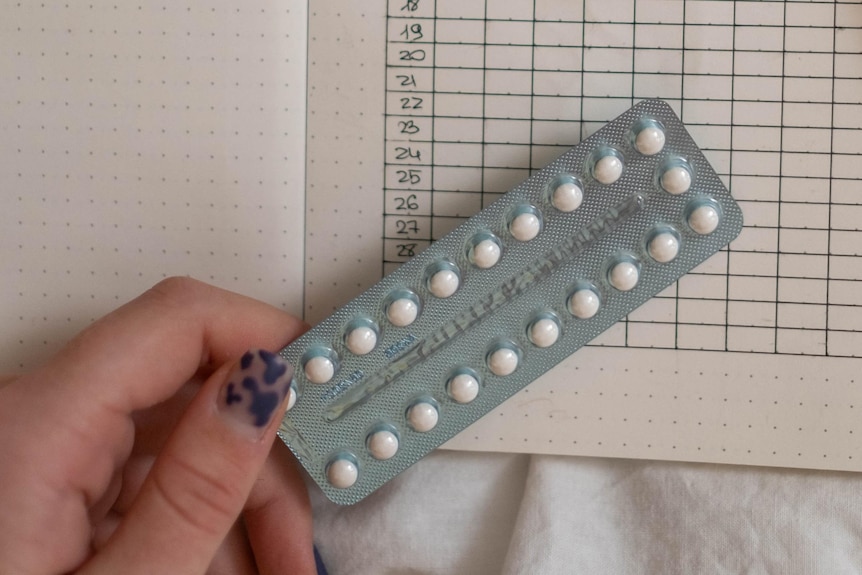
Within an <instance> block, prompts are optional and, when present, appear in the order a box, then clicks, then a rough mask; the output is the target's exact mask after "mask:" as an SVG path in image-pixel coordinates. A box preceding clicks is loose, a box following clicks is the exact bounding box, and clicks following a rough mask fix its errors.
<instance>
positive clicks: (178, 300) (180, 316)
mask: <svg viewBox="0 0 862 575" xmlns="http://www.w3.org/2000/svg"><path fill="white" fill-rule="evenodd" d="M303 331H305V324H304V323H303V322H302V321H301V320H299V319H298V318H295V317H293V316H291V315H289V314H287V313H285V312H283V311H281V310H279V309H277V308H274V307H272V306H270V305H268V304H265V303H263V302H260V301H257V300H254V299H251V298H248V297H245V296H241V295H239V294H236V293H232V292H229V291H226V290H222V289H219V288H216V287H214V286H211V285H208V284H204V283H202V282H199V281H196V280H193V279H190V278H169V279H167V280H164V281H162V282H160V283H159V284H157V285H156V286H154V287H153V288H151V289H150V290H149V291H147V292H146V293H144V294H143V295H141V296H140V297H138V298H136V299H134V300H132V301H131V302H129V303H127V304H126V305H124V306H122V307H120V308H119V309H117V310H115V311H114V312H112V313H110V314H108V315H107V316H105V317H103V318H102V319H100V320H98V321H96V322H95V323H93V324H92V325H91V326H90V327H88V328H87V329H86V330H84V331H83V332H81V333H80V334H79V335H78V336H77V337H75V338H74V339H73V340H72V341H71V342H70V343H69V345H67V346H66V347H65V348H64V349H63V350H62V351H61V352H60V353H59V354H57V356H55V358H54V359H53V360H51V361H50V362H49V364H47V365H46V366H45V367H44V368H43V369H42V370H40V371H41V374H42V375H43V376H45V375H47V376H49V379H50V380H51V381H52V382H53V383H54V384H56V385H58V386H62V387H65V388H71V390H74V395H75V396H85V397H88V398H89V399H90V400H92V398H94V397H95V398H98V400H99V403H102V405H103V406H105V407H109V408H112V409H113V410H116V411H119V412H121V413H131V412H132V411H135V410H138V409H144V408H147V407H150V406H152V405H154V404H156V403H159V402H161V401H163V400H165V399H167V398H168V397H170V396H171V395H173V394H174V393H175V392H176V390H177V389H179V387H180V386H181V385H182V384H183V383H184V382H186V381H187V380H189V379H190V378H191V377H192V376H193V375H194V374H195V372H197V371H198V370H199V369H200V368H201V367H202V366H207V365H211V366H218V365H221V364H223V363H226V362H227V361H230V360H233V359H235V358H237V357H239V356H240V355H241V354H242V353H243V352H244V351H246V350H247V349H248V348H249V347H260V348H264V349H279V348H280V347H282V346H283V345H285V344H286V343H287V342H289V341H291V340H292V339H294V338H296V337H297V336H298V335H300V334H301V333H302V332H303ZM63 395H66V394H63Z"/></svg>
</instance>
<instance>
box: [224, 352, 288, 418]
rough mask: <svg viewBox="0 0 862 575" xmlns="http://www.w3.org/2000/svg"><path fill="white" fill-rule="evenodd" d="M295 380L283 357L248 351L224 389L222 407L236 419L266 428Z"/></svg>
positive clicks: (269, 353)
mask: <svg viewBox="0 0 862 575" xmlns="http://www.w3.org/2000/svg"><path fill="white" fill-rule="evenodd" d="M292 377H293V368H292V366H291V365H290V364H289V363H287V362H286V361H285V360H284V359H282V358H281V357H280V356H278V355H276V354H274V353H271V352H269V351H264V350H255V351H250V352H247V353H246V354H244V355H243V356H242V358H241V359H240V362H239V369H237V370H236V371H235V372H234V373H233V374H231V377H230V378H229V379H228V382H227V384H226V385H225V387H224V390H225V391H224V396H223V397H224V399H223V402H224V403H223V405H224V406H225V408H226V411H229V412H230V413H231V414H233V415H234V416H235V417H237V418H239V419H242V420H244V421H246V422H247V423H249V424H251V425H253V426H255V427H266V425H267V424H269V422H270V420H271V419H272V415H273V413H274V412H275V411H276V409H277V408H278V406H279V404H280V403H281V402H282V400H283V399H284V398H285V397H286V396H287V394H288V393H289V391H290V382H291V379H292Z"/></svg>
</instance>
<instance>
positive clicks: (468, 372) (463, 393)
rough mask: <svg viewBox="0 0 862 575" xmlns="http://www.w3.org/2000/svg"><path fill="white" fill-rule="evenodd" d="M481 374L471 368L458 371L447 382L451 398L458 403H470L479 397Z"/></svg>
mask: <svg viewBox="0 0 862 575" xmlns="http://www.w3.org/2000/svg"><path fill="white" fill-rule="evenodd" d="M479 387H480V383H479V374H477V373H476V372H475V371H473V370H472V369H470V368H466V367H462V368H458V369H456V370H455V371H454V372H453V373H452V375H450V376H449V379H448V381H447V382H446V391H447V393H449V397H451V398H452V399H453V400H455V401H456V402H458V403H470V402H471V401H473V400H474V399H476V397H477V396H478V395H479Z"/></svg>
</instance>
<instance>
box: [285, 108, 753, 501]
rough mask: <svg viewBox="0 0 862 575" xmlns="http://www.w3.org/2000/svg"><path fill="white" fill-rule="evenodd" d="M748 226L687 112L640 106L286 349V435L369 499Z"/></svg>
mask: <svg viewBox="0 0 862 575" xmlns="http://www.w3.org/2000/svg"><path fill="white" fill-rule="evenodd" d="M741 229H742V213H741V211H740V209H739V207H738V205H737V204H736V203H735V202H734V201H733V199H732V198H731V196H730V193H729V192H728V190H727V189H726V188H725V187H724V185H723V184H722V183H721V181H720V179H719V177H718V175H717V174H716V173H715V171H714V170H713V169H712V167H711V166H710V165H709V164H708V162H707V161H706V159H705V158H704V156H703V154H702V153H701V152H700V150H699V149H698V147H697V145H696V144H695V143H694V141H693V140H692V138H691V136H690V135H689V134H688V132H687V131H686V130H685V128H684V126H683V125H682V123H681V122H680V120H679V118H677V116H676V115H675V114H674V112H673V111H672V110H671V108H670V107H669V106H668V105H667V104H666V103H664V102H662V101H659V100H645V101H642V102H640V103H638V104H637V105H635V106H634V107H633V108H631V109H630V110H629V111H627V112H625V113H624V114H622V115H621V116H619V117H618V118H616V119H615V120H613V121H612V122H610V123H609V124H607V125H606V126H604V127H603V128H602V129H600V130H599V131H598V132H596V133H595V134H593V135H592V136H590V137H589V138H587V139H585V140H584V141H583V142H581V143H580V144H578V145H577V146H575V147H574V148H571V149H570V150H568V151H567V152H566V153H565V154H563V155H562V156H561V157H559V158H557V159H556V160H554V161H553V162H551V163H550V164H549V165H548V166H546V167H545V168H543V169H541V170H539V171H538V172H536V173H535V175H533V176H531V177H530V178H529V179H527V180H526V181H524V182H523V183H521V184H520V185H518V186H517V187H515V188H514V189H512V190H511V191H509V192H508V193H506V194H504V195H503V196H502V197H501V198H500V199H499V200H498V201H496V202H495V203H493V204H492V205H490V206H489V207H487V208H486V209H484V210H482V211H481V212H480V213H478V214H476V215H475V216H473V217H471V218H470V219H468V220H467V221H466V222H464V223H463V224H462V225H460V226H459V227H458V228H456V229H454V230H453V231H452V232H450V233H449V234H447V235H446V236H445V237H443V238H441V239H439V240H437V241H436V242H434V243H433V244H431V246H429V247H428V248H427V249H426V250H425V251H424V252H422V253H420V254H419V255H417V256H415V257H414V258H413V259H411V260H410V261H408V262H407V263H405V264H404V265H402V266H401V267H400V268H398V269H397V270H396V271H394V272H393V273H391V274H390V275H388V276H386V277H385V278H383V279H382V280H381V281H380V282H379V283H377V284H376V285H374V286H373V287H371V288H370V289H369V290H367V291H366V292H364V293H363V294H361V295H360V296H358V297H357V298H355V299H354V300H352V301H351V302H349V303H348V304H347V305H345V306H344V307H342V308H341V309H339V310H338V311H336V312H335V313H334V314H333V315H332V316H330V317H329V318H327V319H326V320H324V321H323V322H321V323H320V324H319V325H317V326H316V327H314V328H313V329H311V330H310V331H309V332H308V333H306V334H305V335H303V336H302V337H300V338H299V339H297V340H296V341H294V342H293V343H292V344H290V345H289V346H287V347H286V348H284V349H283V350H282V351H281V352H280V353H281V355H282V356H283V357H284V358H285V359H287V360H288V361H290V362H291V363H293V364H294V365H295V366H297V370H296V376H295V377H294V381H293V382H292V385H291V390H290V394H291V399H290V404H291V407H290V409H289V410H288V412H287V414H286V415H285V418H284V420H283V422H282V424H281V426H280V428H279V437H280V438H281V439H282V440H283V441H284V442H285V443H286V444H287V446H288V447H289V448H290V449H291V450H292V451H293V453H294V454H295V455H296V457H297V458H298V459H299V461H300V462H301V463H302V465H303V466H304V467H305V469H306V470H307V471H308V473H309V474H310V475H311V477H312V478H313V479H314V481H315V482H317V484H318V485H319V486H320V487H321V489H322V490H323V491H324V493H325V494H326V495H327V497H329V498H330V499H331V500H332V501H334V502H336V503H340V504H351V503H355V502H357V501H359V500H361V499H362V498H364V497H365V496H367V495H368V494H369V493H371V492H373V491H374V490H376V489H377V488H378V487H380V486H381V485H383V484H384V483H385V482H387V481H388V480H390V479H391V478H393V477H394V476H395V475H397V474H398V473H400V472H401V471H404V470H405V469H406V468H407V467H409V466H410V465H412V464H413V463H415V462H416V461H418V460H419V459H421V458H422V457H423V456H425V455H426V454H428V453H429V452H430V451H432V450H433V449H434V448H436V447H437V446H439V445H440V444H442V443H443V442H445V441H446V440H447V439H449V438H450V437H452V436H453V435H455V434H456V433H458V432H459V431H461V430H462V429H464V428H465V427H467V426H468V425H470V424H471V423H472V422H474V421H475V420H477V419H478V418H480V417H482V416H483V415H484V414H486V413H487V412H489V411H490V410H491V409H493V408H494V407H496V406H497V405H499V404H500V403H501V402H502V401H504V400H505V399H506V398H508V397H509V396H511V395H512V394H514V393H515V392H517V391H518V390H520V389H521V388H523V387H524V386H526V385H527V384H529V383H530V382H531V381H533V380H534V379H536V378H537V377H539V376H540V375H542V374H543V373H545V372H546V371H548V370H549V369H550V368H552V367H553V366H555V365H556V364H558V363H559V362H560V361H562V360H563V359H565V358H566V357H568V356H569V355H571V354H572V353H573V352H575V351H576V350H577V349H578V348H580V347H581V346H583V345H585V344H586V343H588V342H589V341H590V340H592V339H594V338H595V337H596V336H598V335H599V334H600V333H602V332H603V331H605V330H606V329H608V328H609V327H611V326H612V325H614V324H615V323H616V322H617V321H619V320H620V319H622V318H624V317H625V316H626V315H627V314H629V313H630V312H631V311H633V310H634V309H635V308H637V307H638V306H640V305H641V304H643V303H644V302H646V301H647V300H648V299H650V298H651V297H653V296H654V295H656V294H657V293H659V292H660V291H662V290H663V289H665V288H666V287H668V286H669V285H671V284H672V283H673V282H675V281H676V280H677V279H679V278H680V277H681V276H682V275H684V274H685V273H687V272H688V271H689V270H691V269H692V268H694V267H695V266H697V265H698V264H699V263H701V262H702V261H704V260H705V259H707V258H708V257H709V256H711V255H712V254H714V253H715V252H717V251H718V250H720V249H721V248H722V247H723V246H725V245H727V244H728V243H729V242H730V241H731V240H732V239H733V238H735V237H736V236H737V235H738V234H739V232H740V231H741Z"/></svg>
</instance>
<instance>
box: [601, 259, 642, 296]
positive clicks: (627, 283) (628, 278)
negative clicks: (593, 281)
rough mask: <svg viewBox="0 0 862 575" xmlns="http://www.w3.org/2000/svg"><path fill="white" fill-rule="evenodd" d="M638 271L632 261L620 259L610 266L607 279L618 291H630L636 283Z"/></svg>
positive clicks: (638, 277)
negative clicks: (620, 260)
mask: <svg viewBox="0 0 862 575" xmlns="http://www.w3.org/2000/svg"><path fill="white" fill-rule="evenodd" d="M638 279H640V273H639V272H638V267H637V266H636V265H635V264H633V263H632V262H626V261H622V262H619V263H618V264H616V265H615V266H614V267H613V268H611V272H610V274H608V281H609V282H611V285H612V286H614V287H615V288H617V289H618V290H620V291H630V290H632V289H634V287H635V286H636V285H637V284H638Z"/></svg>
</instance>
